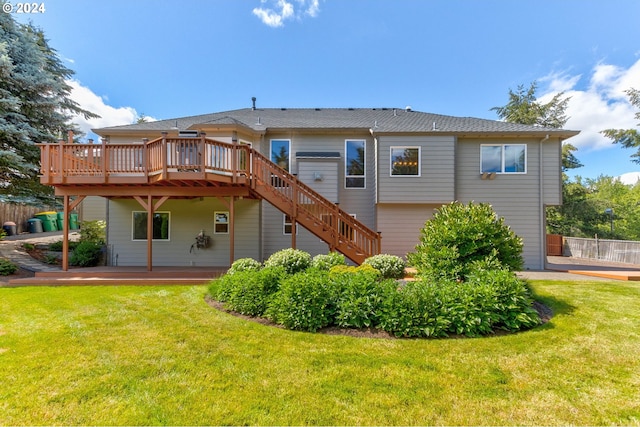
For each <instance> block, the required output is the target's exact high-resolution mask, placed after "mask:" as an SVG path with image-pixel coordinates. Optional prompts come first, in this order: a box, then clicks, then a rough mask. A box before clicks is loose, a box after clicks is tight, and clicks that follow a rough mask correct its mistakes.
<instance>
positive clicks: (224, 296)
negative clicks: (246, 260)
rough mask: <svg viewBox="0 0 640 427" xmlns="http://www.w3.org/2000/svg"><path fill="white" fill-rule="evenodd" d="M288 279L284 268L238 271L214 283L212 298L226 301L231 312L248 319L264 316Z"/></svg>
mask: <svg viewBox="0 0 640 427" xmlns="http://www.w3.org/2000/svg"><path fill="white" fill-rule="evenodd" d="M285 277H286V273H285V271H284V269H283V268H282V267H266V268H264V269H262V270H260V271H257V270H245V271H236V272H235V273H233V274H226V275H224V276H222V277H220V278H218V279H216V280H214V281H213V282H212V283H211V285H210V286H209V295H211V297H212V298H214V299H216V300H218V301H221V302H225V303H226V307H227V308H228V309H230V310H233V311H236V312H238V313H241V314H246V315H248V316H262V315H263V314H264V313H265V311H266V309H267V307H268V306H269V303H270V301H271V299H272V296H273V294H274V293H275V292H277V291H278V289H279V288H280V282H281V281H282V280H283V279H284V278H285Z"/></svg>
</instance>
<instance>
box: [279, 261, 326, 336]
mask: <svg viewBox="0 0 640 427" xmlns="http://www.w3.org/2000/svg"><path fill="white" fill-rule="evenodd" d="M328 277H329V275H328V273H327V272H326V271H323V270H318V269H315V268H311V269H309V270H307V271H304V272H299V273H296V274H294V275H292V276H290V277H288V278H286V279H285V280H284V281H283V282H282V284H281V285H280V290H279V291H278V292H276V293H275V294H274V296H273V300H272V301H271V304H270V306H269V308H268V309H267V316H268V317H269V318H270V319H272V320H273V321H274V322H276V323H279V324H282V325H284V326H285V327H287V328H289V329H295V330H301V331H309V332H315V331H317V330H318V329H320V328H323V327H325V326H328V325H331V324H333V322H334V315H335V302H336V295H335V291H334V289H332V287H331V285H330V282H329V280H328Z"/></svg>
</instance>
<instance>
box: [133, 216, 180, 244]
mask: <svg viewBox="0 0 640 427" xmlns="http://www.w3.org/2000/svg"><path fill="white" fill-rule="evenodd" d="M147 216H148V214H147V212H145V211H133V213H132V235H133V236H132V240H147ZM170 222H171V214H170V212H154V213H153V240H170V239H169V236H170V227H169V225H170Z"/></svg>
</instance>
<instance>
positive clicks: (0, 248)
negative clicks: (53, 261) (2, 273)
mask: <svg viewBox="0 0 640 427" xmlns="http://www.w3.org/2000/svg"><path fill="white" fill-rule="evenodd" d="M78 237H80V235H79V233H78V232H77V231H72V232H71V233H69V240H76V239H77V238H78ZM61 240H62V231H48V232H44V233H29V234H26V233H22V234H18V235H16V236H7V237H5V238H4V239H3V240H0V257H3V258H6V259H8V260H9V261H11V262H12V263H14V264H15V265H17V266H18V267H20V268H23V269H25V270H27V271H31V272H34V273H37V272H40V271H60V267H59V266H56V265H49V264H45V263H43V262H40V261H38V260H36V259H34V258H32V257H31V256H30V255H29V254H28V253H27V252H26V251H25V250H24V249H23V245H24V244H25V243H30V244H32V245H48V244H50V243H54V242H57V241H61Z"/></svg>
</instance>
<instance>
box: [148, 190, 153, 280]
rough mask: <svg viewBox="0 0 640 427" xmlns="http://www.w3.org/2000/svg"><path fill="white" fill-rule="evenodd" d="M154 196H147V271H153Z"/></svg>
mask: <svg viewBox="0 0 640 427" xmlns="http://www.w3.org/2000/svg"><path fill="white" fill-rule="evenodd" d="M153 215H154V214H153V196H151V195H150V194H149V195H148V196H147V271H152V270H153Z"/></svg>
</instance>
